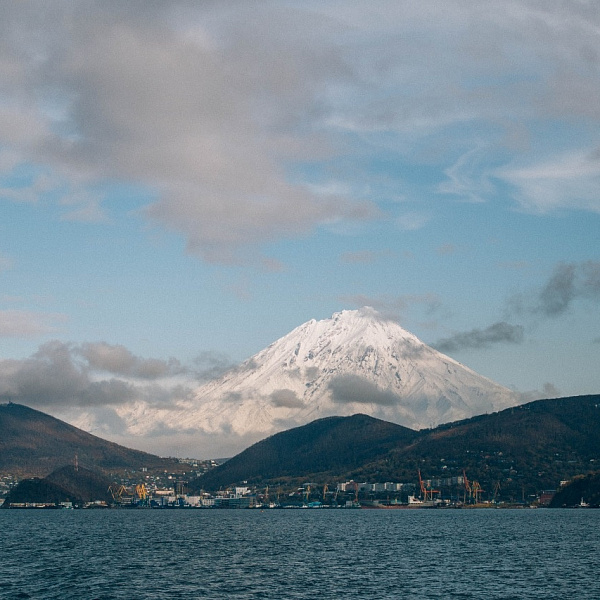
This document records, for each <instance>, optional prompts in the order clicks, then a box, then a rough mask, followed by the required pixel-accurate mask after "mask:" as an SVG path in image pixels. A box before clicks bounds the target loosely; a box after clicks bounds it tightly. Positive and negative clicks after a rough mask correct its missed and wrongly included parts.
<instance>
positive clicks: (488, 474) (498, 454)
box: [192, 395, 600, 500]
mask: <svg viewBox="0 0 600 600" xmlns="http://www.w3.org/2000/svg"><path fill="white" fill-rule="evenodd" d="M598 440H600V395H594V396H578V397H570V398H558V399H552V400H538V401H535V402H531V403H528V404H524V405H521V406H517V407H514V408H509V409H507V410H504V411H502V412H499V413H494V414H491V415H482V416H478V417H474V418H472V419H467V420H465V421H460V422H455V423H450V424H447V425H442V426H440V427H437V428H435V429H431V430H422V431H418V432H417V431H412V430H410V429H406V428H403V427H400V426H398V425H393V424H391V423H386V422H384V421H378V420H377V419H372V418H370V417H366V416H364V415H355V416H353V417H344V418H342V417H335V418H331V419H322V420H319V421H315V422H313V423H310V424H308V425H306V426H304V427H299V428H296V429H292V430H289V431H286V432H283V433H280V434H277V435H274V436H272V437H270V438H268V439H266V440H263V441H262V442H259V443H258V444H255V445H254V446H252V447H250V448H248V449H247V450H245V451H244V452H242V453H241V454H239V455H237V456H236V457H234V458H232V459H231V460H230V461H228V462H226V463H225V464H223V465H221V466H220V467H218V468H216V469H214V470H212V471H210V472H208V473H207V474H206V475H204V476H203V477H201V478H199V479H197V480H195V481H194V482H193V484H192V485H193V487H194V488H195V489H200V488H204V489H219V488H221V487H226V486H228V485H231V484H234V483H239V482H241V481H244V480H246V481H248V482H253V483H258V482H262V483H269V482H273V483H274V482H281V481H284V480H288V479H290V478H296V479H298V480H301V479H302V480H304V481H314V482H321V483H325V482H329V483H331V482H332V481H334V480H335V481H340V480H344V479H354V480H355V481H370V482H384V481H397V482H413V481H415V480H416V473H417V470H418V469H419V470H421V472H422V474H423V476H424V478H448V477H456V476H459V475H462V473H463V470H465V472H466V473H467V475H468V477H470V478H471V479H477V480H478V481H479V482H480V483H481V485H482V487H483V489H484V490H487V492H488V493H491V490H493V489H495V488H496V489H498V490H501V495H503V496H505V497H510V498H514V499H515V500H516V499H521V498H523V497H526V496H527V495H528V494H533V493H535V492H539V491H540V490H543V489H555V488H556V487H557V486H558V485H559V483H560V481H562V480H567V479H570V478H572V477H574V476H576V475H579V474H585V473H587V472H589V471H590V470H594V469H597V468H598V465H600V443H599V441H598Z"/></svg>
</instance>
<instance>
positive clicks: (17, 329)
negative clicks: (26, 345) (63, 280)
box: [0, 259, 66, 338]
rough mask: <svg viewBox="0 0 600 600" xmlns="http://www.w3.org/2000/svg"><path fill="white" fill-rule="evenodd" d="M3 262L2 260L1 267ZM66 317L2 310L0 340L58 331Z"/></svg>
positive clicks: (56, 314) (0, 313)
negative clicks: (59, 325)
mask: <svg viewBox="0 0 600 600" xmlns="http://www.w3.org/2000/svg"><path fill="white" fill-rule="evenodd" d="M1 265H2V261H1V259H0V267H1ZM64 321H66V316H65V315H62V314H58V313H39V312H32V311H26V310H0V338H3V337H4V338H6V337H11V338H18V337H35V336H40V335H44V334H48V333H53V332H56V331H57V330H58V324H59V323H63V322H64Z"/></svg>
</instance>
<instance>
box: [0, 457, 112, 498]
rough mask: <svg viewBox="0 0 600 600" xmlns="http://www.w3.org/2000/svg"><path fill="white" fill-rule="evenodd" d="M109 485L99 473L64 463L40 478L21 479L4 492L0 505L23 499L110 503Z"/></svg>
mask: <svg viewBox="0 0 600 600" xmlns="http://www.w3.org/2000/svg"><path fill="white" fill-rule="evenodd" d="M110 485H111V481H110V479H107V478H106V477H104V476H103V475H101V474H100V473H95V472H93V471H90V470H89V469H84V468H83V467H75V466H72V465H68V466H66V467H61V468H60V469H57V470H56V471H53V472H52V473H51V474H50V475H48V477H45V478H44V479H40V478H37V477H35V478H31V479H24V480H23V481H21V482H20V483H19V484H18V485H17V486H16V487H14V488H13V489H12V490H11V491H10V492H9V493H8V495H7V496H6V498H5V501H4V507H8V506H9V505H10V504H13V503H17V504H18V503H23V502H39V503H49V504H56V503H58V502H73V503H76V504H84V503H85V502H92V501H97V500H100V501H104V502H107V503H110V502H112V496H111V494H110V491H109V487H110Z"/></svg>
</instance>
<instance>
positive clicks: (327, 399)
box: [120, 307, 518, 441]
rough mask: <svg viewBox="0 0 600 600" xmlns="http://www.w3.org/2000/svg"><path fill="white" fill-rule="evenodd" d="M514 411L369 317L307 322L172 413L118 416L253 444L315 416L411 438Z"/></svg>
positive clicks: (476, 381) (136, 426) (501, 394)
mask: <svg viewBox="0 0 600 600" xmlns="http://www.w3.org/2000/svg"><path fill="white" fill-rule="evenodd" d="M516 404H518V396H517V394H515V393H514V392H512V391H510V390H508V389H506V388H504V387H502V386H500V385H498V384H496V383H494V382H492V381H490V380H489V379H486V378H484V377H482V376H480V375H478V374H477V373H475V372H473V371H472V370H470V369H468V368H467V367H465V366H463V365H461V364H460V363H458V362H456V361H455V360H453V359H451V358H449V357H447V356H444V355H443V354H441V353H440V352H438V351H436V350H434V349H433V348H430V347H429V346H427V345H426V344H424V343H423V342H421V341H420V340H419V339H418V338H417V337H415V336H414V335H413V334H411V333H409V332H408V331H406V330H404V329H403V328H402V327H400V325H398V324H397V323H395V322H393V321H391V320H387V319H385V318H383V317H382V316H381V315H379V314H378V313H377V312H376V311H374V310H373V309H371V308H368V307H365V308H362V309H360V310H344V311H342V312H339V313H335V314H334V315H333V316H332V317H331V318H329V319H324V320H322V321H315V320H311V321H308V322H307V323H304V324H303V325H300V326H299V327H297V328H296V329H294V330H293V331H291V332H290V333H289V334H287V335H286V336H284V337H282V338H281V339H279V340H277V341H276V342H274V343H272V344H271V345H270V346H268V347H267V348H265V349H264V350H262V351H261V352H259V353H258V354H256V355H254V356H253V357H251V358H250V359H248V360H247V361H246V362H244V363H242V364H241V365H240V366H238V367H236V368H234V369H232V370H230V371H229V372H227V373H225V375H223V376H222V377H221V378H219V379H216V380H214V381H211V382H209V383H207V384H205V385H203V386H201V387H200V388H198V389H197V390H196V392H195V394H194V395H193V397H192V398H189V399H187V400H183V401H181V402H180V403H179V406H178V407H177V408H178V409H177V410H168V411H165V410H159V409H153V408H150V407H148V406H144V407H137V408H133V409H123V412H120V416H121V418H122V419H123V420H124V421H125V423H126V424H127V426H128V428H129V430H130V432H131V433H137V434H145V433H147V432H150V431H152V430H153V429H154V430H156V428H157V427H159V428H161V429H162V430H163V431H171V432H173V433H175V432H177V431H186V432H197V435H202V434H209V435H210V434H213V435H216V436H229V435H234V436H241V437H243V438H245V439H246V440H247V441H248V440H254V441H256V440H258V439H261V438H263V437H265V436H267V435H270V434H273V433H275V432H278V431H282V430H284V429H288V428H290V427H294V426H297V425H303V424H306V423H308V422H310V421H313V420H314V419H318V418H321V417H325V416H332V415H339V416H348V415H352V414H356V413H366V414H368V415H371V416H373V417H377V418H380V419H384V420H387V421H392V422H394V423H398V424H400V425H404V426H406V427H410V428H414V429H420V428H424V427H431V426H435V425H438V424H440V423H446V422H449V421H455V420H458V419H463V418H468V417H472V416H474V415H477V414H483V413H488V412H495V411H498V410H502V409H504V408H508V407H510V406H514V405H516Z"/></svg>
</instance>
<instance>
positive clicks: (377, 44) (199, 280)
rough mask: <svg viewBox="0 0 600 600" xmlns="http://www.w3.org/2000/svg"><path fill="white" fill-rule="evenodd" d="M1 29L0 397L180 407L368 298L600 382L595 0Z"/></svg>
mask: <svg viewBox="0 0 600 600" xmlns="http://www.w3.org/2000/svg"><path fill="white" fill-rule="evenodd" d="M0 40H1V41H0V398H1V399H2V400H3V401H6V400H8V399H10V400H13V401H15V402H24V403H26V404H30V405H34V406H36V407H40V408H41V409H43V410H46V411H48V412H53V413H54V414H60V415H61V416H66V417H68V416H69V415H70V414H71V413H70V412H69V411H71V410H75V409H81V408H82V407H86V406H95V407H101V408H103V409H106V411H108V412H107V414H109V412H110V411H111V410H114V409H115V408H116V407H118V406H119V405H121V404H122V403H124V402H131V401H135V400H136V399H140V398H142V399H143V400H144V401H147V402H158V401H160V402H169V401H170V400H171V399H174V398H177V397H178V395H182V394H188V393H189V392H190V390H192V389H193V388H194V386H196V385H197V384H198V383H199V382H201V381H204V380H205V379H206V378H207V377H209V376H211V375H212V374H214V373H217V372H219V371H220V370H222V369H223V368H225V367H226V366H227V365H231V364H234V363H237V362H239V361H241V360H243V359H245V358H247V357H249V356H250V355H252V354H254V353H255V352H257V351H258V350H260V349H262V348H263V347H265V346H266V345H268V344H269V343H270V342H272V341H273V340H275V339H277V338H278V337H280V336H282V335H284V334H286V333H287V332H288V331H290V330H291V329H293V328H294V327H296V326H297V325H299V324H301V323H302V322H304V321H306V320H308V319H311V318H317V319H321V318H327V317H329V316H330V315H331V314H332V313H333V312H335V311H338V310H341V309H345V308H358V307H359V306H362V305H371V306H373V307H375V308H376V309H378V310H379V311H381V312H382V313H384V314H386V315H388V316H393V317H394V318H395V319H397V320H398V321H399V322H400V324H401V325H402V326H404V327H405V328H406V329H408V330H409V331H411V332H413V333H415V334H416V335H417V336H419V337H420V338H421V339H422V340H423V341H424V342H426V343H428V344H430V345H433V346H435V347H437V348H439V349H440V350H442V351H444V352H446V353H447V354H449V355H450V356H452V357H453V358H455V359H457V360H459V361H461V362H463V363H464V364H466V365H468V366H469V367H471V368H473V369H474V370H476V371H478V372H479V373H481V374H483V375H486V376H488V377H490V378H491V379H494V380H496V381H497V382H499V383H501V384H503V385H506V386H508V387H513V388H514V389H516V390H518V391H519V392H523V393H524V394H525V396H524V398H538V397H549V396H556V395H576V394H586V393H598V392H599V391H600V369H598V365H599V360H598V359H599V356H600V241H599V234H598V232H599V231H600V185H599V184H600V103H598V101H597V98H598V97H599V95H600V7H599V6H598V5H597V4H596V3H595V2H587V1H584V0H581V1H576V0H572V1H571V2H558V1H544V2H542V1H539V2H538V1H532V0H519V1H514V2H513V1H508V0H501V1H498V2H494V3H486V2H484V3H482V2H474V1H467V0H446V1H444V2H441V1H430V2H428V1H424V2H419V3H413V2H397V1H394V2H391V1H390V2H388V1H383V0H382V1H373V2H370V3H369V4H368V6H367V4H365V3H364V2H358V1H357V2H354V1H351V0H350V1H344V2H337V1H332V0H330V1H327V0H325V1H319V2H312V1H301V2H286V1H280V2H268V1H265V2H260V3H248V2H235V1H229V0H225V1H222V2H208V1H207V2H184V1H182V2H175V1H173V2H169V1H167V2H160V3H149V2H137V1H133V0H132V1H130V2H127V3H123V2H110V1H103V2H94V1H68V2H66V1H65V2H60V1H56V2H53V3H47V2H18V3H3V4H2V6H1V7H0ZM44 373H46V375H48V373H52V374H53V375H55V376H54V377H50V376H45V377H42V375H43V374H44ZM123 390H125V393H124V391H123Z"/></svg>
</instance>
